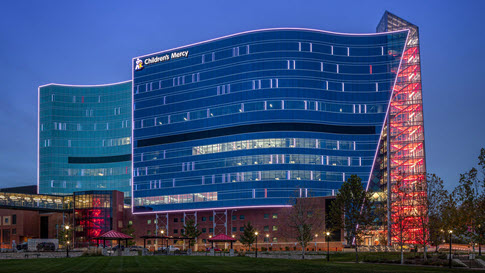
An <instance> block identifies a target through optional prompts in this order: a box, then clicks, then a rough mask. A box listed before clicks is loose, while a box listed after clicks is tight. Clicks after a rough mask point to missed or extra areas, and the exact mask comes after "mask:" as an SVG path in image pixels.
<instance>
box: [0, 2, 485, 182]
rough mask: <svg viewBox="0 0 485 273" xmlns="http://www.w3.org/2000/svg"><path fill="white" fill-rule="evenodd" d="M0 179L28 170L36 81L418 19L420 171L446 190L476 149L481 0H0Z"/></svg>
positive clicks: (90, 77)
mask: <svg viewBox="0 0 485 273" xmlns="http://www.w3.org/2000/svg"><path fill="white" fill-rule="evenodd" d="M0 10H2V16H1V17H0V61H1V65H0V91H1V96H0V124H1V127H0V128H1V132H2V134H0V187H7V186H20V185H30V184H35V183H36V175H37V171H36V168H37V159H36V156H37V146H36V145H37V87H38V86H39V85H42V84H46V83H51V82H55V83H65V84H103V83H111V82H119V81H125V80H129V79H130V78H131V71H130V69H131V62H130V61H131V58H132V57H134V56H138V55H142V54H148V53H152V52H155V51H160V50H164V49H169V48H172V47H177V46H181V45H185V44H189V43H194V42H199V41H202V40H207V39H211V38H216V37H219V36H223V35H228V34H232V33H236V32H240V31H246V30H252V29H258V28H268V27H305V28H316V29H322V30H329V31H336V32H348V33H372V32H375V27H376V25H377V23H378V22H379V20H380V18H381V16H382V14H383V13H384V11H385V10H389V11H390V12H392V13H394V14H396V15H398V16H400V17H402V18H404V19H406V20H408V21H410V22H412V23H414V24H416V25H418V26H419V27H420V35H421V60H422V78H423V95H424V116H425V133H426V155H427V166H428V171H429V172H433V173H436V174H438V175H439V176H441V177H442V178H443V179H444V180H445V183H446V185H447V187H448V188H452V187H454V186H455V185H456V184H457V182H458V178H459V174H460V173H463V172H465V171H467V170H468V169H470V168H471V167H473V166H475V165H476V162H477V156H478V153H479V150H480V148H482V147H485V125H484V122H483V118H484V117H485V107H483V103H484V102H485V90H484V87H483V84H481V83H480V82H481V81H482V80H483V77H484V76H485V71H484V70H485V69H484V66H483V64H482V63H483V62H485V53H484V50H483V46H484V42H485V41H484V34H483V33H484V32H483V27H484V26H485V19H484V16H483V10H485V1H479V0H476V1H466V0H465V1H422V0H421V1H414V0H413V1H390V0H387V1H370V0H369V1H322V0H320V1H302V0H300V1H282V0H280V1H263V0H259V1H252V0H251V1H247V0H245V1H2V2H1V3H0Z"/></svg>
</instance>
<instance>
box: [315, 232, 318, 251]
mask: <svg viewBox="0 0 485 273" xmlns="http://www.w3.org/2000/svg"><path fill="white" fill-rule="evenodd" d="M317 238H318V233H317V234H315V251H317Z"/></svg>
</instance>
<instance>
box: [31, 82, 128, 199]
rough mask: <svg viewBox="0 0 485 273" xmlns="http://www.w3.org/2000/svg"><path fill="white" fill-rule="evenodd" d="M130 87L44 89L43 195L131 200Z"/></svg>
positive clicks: (41, 100) (41, 90) (41, 137)
mask: <svg viewBox="0 0 485 273" xmlns="http://www.w3.org/2000/svg"><path fill="white" fill-rule="evenodd" d="M131 89H132V86H131V81H127V82H122V83H115V84H108V85H99V86H71V85H58V84H48V85H44V86H41V87H39V144H38V145H39V146H38V147H39V155H38V157H39V158H38V160H39V162H38V164H39V167H38V172H39V174H38V179H39V181H38V184H39V193H42V194H56V195H66V194H72V193H73V192H76V191H88V190H118V191H121V192H124V194H125V196H131V130H132V128H131V122H132V114H131V108H132V103H131Z"/></svg>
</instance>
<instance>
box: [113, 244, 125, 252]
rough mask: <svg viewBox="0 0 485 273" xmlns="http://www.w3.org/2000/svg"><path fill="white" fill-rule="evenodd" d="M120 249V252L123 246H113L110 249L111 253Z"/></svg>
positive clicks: (123, 248)
mask: <svg viewBox="0 0 485 273" xmlns="http://www.w3.org/2000/svg"><path fill="white" fill-rule="evenodd" d="M120 248H121V251H123V250H125V246H120V245H117V246H114V247H113V248H112V250H113V251H117V250H118V249H120Z"/></svg>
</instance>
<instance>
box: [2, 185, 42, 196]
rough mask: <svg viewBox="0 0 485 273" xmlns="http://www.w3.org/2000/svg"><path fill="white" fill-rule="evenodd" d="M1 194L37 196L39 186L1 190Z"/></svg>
mask: <svg viewBox="0 0 485 273" xmlns="http://www.w3.org/2000/svg"><path fill="white" fill-rule="evenodd" d="M0 192H12V193H26V194H37V185H30V186H21V187H11V188H3V189H0Z"/></svg>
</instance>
